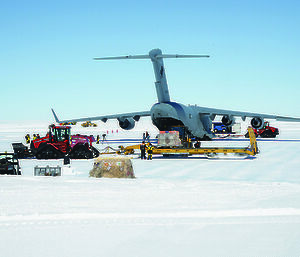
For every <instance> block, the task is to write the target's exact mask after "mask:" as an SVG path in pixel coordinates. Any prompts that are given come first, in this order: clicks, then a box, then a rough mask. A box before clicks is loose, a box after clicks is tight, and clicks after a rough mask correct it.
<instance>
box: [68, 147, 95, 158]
mask: <svg viewBox="0 0 300 257" xmlns="http://www.w3.org/2000/svg"><path fill="white" fill-rule="evenodd" d="M69 156H70V158H71V159H92V158H93V152H92V151H91V150H89V149H88V148H87V147H86V146H85V145H82V144H80V145H76V146H74V148H73V149H72V150H71V152H70V155H69Z"/></svg>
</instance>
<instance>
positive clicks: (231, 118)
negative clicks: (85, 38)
mask: <svg viewBox="0 0 300 257" xmlns="http://www.w3.org/2000/svg"><path fill="white" fill-rule="evenodd" d="M208 57H209V55H178V54H163V53H162V51H161V50H160V49H153V50H151V51H150V52H149V54H146V55H127V56H119V57H104V58H94V60H119V59H150V60H151V61H152V64H153V69H154V74H155V79H156V81H155V87H156V93H157V99H158V102H157V103H155V104H154V105H153V106H152V108H151V109H150V111H142V112H131V113H121V114H115V115H103V116H96V117H86V118H78V119H68V120H59V119H58V117H57V115H56V114H55V112H54V110H53V109H52V112H53V115H54V118H55V120H56V122H58V123H61V122H80V121H91V120H101V121H103V122H106V121H107V120H108V119H117V120H118V122H119V126H120V127H121V128H122V129H125V130H129V129H132V128H134V126H135V122H137V121H139V119H140V118H141V117H144V116H151V119H152V122H153V124H154V125H155V126H156V127H157V128H158V129H159V130H160V131H167V130H177V129H179V128H184V130H185V133H186V134H188V136H189V137H195V138H197V139H211V138H213V137H214V134H213V133H212V131H211V127H212V121H213V120H214V119H215V117H216V116H222V119H221V120H222V123H223V124H224V125H225V126H231V125H233V124H234V122H235V118H236V117H240V118H241V119H242V120H243V121H245V119H246V118H247V117H249V118H251V121H250V123H251V125H252V127H254V128H261V127H262V126H263V124H264V120H265V119H275V120H278V121H295V122H300V118H294V117H285V116H277V115H269V114H261V113H253V112H241V111H232V110H224V109H215V108H208V107H200V106H197V105H188V106H187V105H184V104H181V103H176V102H173V101H171V100H170V95H169V90H168V84H167V79H166V73H165V67H164V63H163V59H164V58H208Z"/></svg>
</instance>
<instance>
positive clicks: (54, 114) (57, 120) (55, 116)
mask: <svg viewBox="0 0 300 257" xmlns="http://www.w3.org/2000/svg"><path fill="white" fill-rule="evenodd" d="M51 111H52V113H53V116H54V119H55V121H56V122H57V123H60V121H59V119H58V118H57V115H56V113H55V111H54V110H53V109H52V108H51Z"/></svg>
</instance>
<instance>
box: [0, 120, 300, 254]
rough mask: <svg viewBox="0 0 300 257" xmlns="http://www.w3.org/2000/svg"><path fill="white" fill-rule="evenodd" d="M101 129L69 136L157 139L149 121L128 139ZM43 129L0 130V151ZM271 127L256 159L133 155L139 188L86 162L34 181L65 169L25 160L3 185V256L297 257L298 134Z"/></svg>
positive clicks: (291, 126) (111, 128) (294, 128)
mask: <svg viewBox="0 0 300 257" xmlns="http://www.w3.org/2000/svg"><path fill="white" fill-rule="evenodd" d="M99 124H100V126H99V127H97V128H86V129H84V128H81V127H80V126H79V125H76V126H75V127H74V133H79V132H81V133H85V134H88V135H90V134H94V135H96V134H100V135H102V134H103V133H107V132H108V134H107V139H108V142H103V143H100V144H99V145H95V146H96V147H97V148H99V149H102V148H104V147H105V146H107V145H110V146H112V147H117V146H118V145H119V144H120V143H119V142H114V143H112V141H109V140H110V139H115V140H118V139H124V138H132V139H134V138H136V139H137V138H139V139H140V138H141V137H142V133H143V132H144V131H145V130H148V131H149V132H150V135H151V137H152V138H154V137H155V135H156V134H157V130H156V129H155V128H154V127H153V126H151V125H150V123H149V121H148V120H142V119H141V122H139V123H138V126H137V128H135V129H134V130H132V131H124V130H121V129H120V128H118V127H117V126H116V124H115V123H108V124H105V125H103V123H99ZM47 125H48V124H46V123H45V124H43V123H36V124H34V125H32V123H28V124H21V123H19V124H18V123H4V122H2V123H0V151H1V152H3V151H5V150H6V151H11V150H12V149H11V145H10V144H11V143H12V142H23V143H24V135H25V134H26V133H31V134H32V133H33V132H38V133H40V135H43V134H44V133H46V130H47ZM271 125H274V126H277V127H278V128H279V130H280V136H279V137H278V139H276V140H260V141H258V146H259V149H260V154H259V155H257V156H256V158H247V159H243V158H240V157H235V156H230V158H229V157H226V156H221V158H219V159H215V158H214V159H209V158H206V157H203V156H192V157H189V158H182V159H180V158H172V159H164V158H162V157H161V156H155V157H154V158H153V160H152V161H142V160H140V159H138V155H134V156H133V159H132V163H133V168H134V172H135V176H136V179H103V178H102V179H101V178H100V179H96V178H90V177H89V176H88V173H89V170H90V169H91V167H92V165H93V161H92V160H88V161H82V160H72V162H71V165H70V166H67V167H65V168H64V172H63V176H61V177H34V176H32V173H33V167H35V166H36V165H42V164H53V165H54V164H55V165H57V164H59V165H62V162H61V161H57V160H52V161H38V160H22V161H21V162H20V164H21V168H22V172H23V175H22V176H1V177H0V238H1V240H0V253H1V256H5V257H10V256H22V257H27V256H28V257H35V256H36V257H37V256H38V257H40V256H44V257H48V256H49V257H50V256H51V257H52V256H70V257H77V256H78V257H82V256H122V257H124V256H128V257H129V256H130V257H134V256H156V257H157V256H299V255H300V158H299V154H300V125H299V124H297V123H275V122H274V123H271ZM117 130H118V131H117ZM247 144H248V142H247V141H245V140H236V141H226V140H219V141H216V142H205V143H203V145H204V146H205V145H226V146H247Z"/></svg>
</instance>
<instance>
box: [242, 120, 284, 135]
mask: <svg viewBox="0 0 300 257" xmlns="http://www.w3.org/2000/svg"><path fill="white" fill-rule="evenodd" d="M253 131H254V134H255V136H256V137H258V136H260V137H263V138H275V137H276V136H277V135H279V130H278V128H274V127H271V126H270V122H268V121H265V122H264V125H263V127H262V128H259V129H255V128H253ZM245 137H249V134H248V132H247V133H246V134H245Z"/></svg>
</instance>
